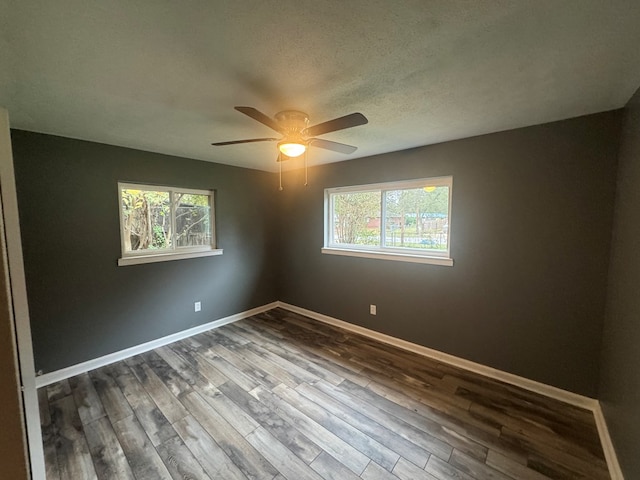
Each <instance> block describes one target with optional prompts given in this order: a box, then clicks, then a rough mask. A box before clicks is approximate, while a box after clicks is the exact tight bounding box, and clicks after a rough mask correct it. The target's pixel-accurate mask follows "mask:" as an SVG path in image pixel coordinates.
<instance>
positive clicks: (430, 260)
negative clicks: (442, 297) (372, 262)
mask: <svg viewBox="0 0 640 480" xmlns="http://www.w3.org/2000/svg"><path fill="white" fill-rule="evenodd" d="M322 253H326V254H329V255H345V256H348V257H361V258H374V259H377V260H394V261H396V262H412V263H427V264H431V265H443V266H446V267H452V266H453V258H448V257H428V256H424V255H411V254H407V253H391V252H372V251H364V250H351V249H348V248H335V247H324V248H323V249H322Z"/></svg>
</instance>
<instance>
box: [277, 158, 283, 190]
mask: <svg viewBox="0 0 640 480" xmlns="http://www.w3.org/2000/svg"><path fill="white" fill-rule="evenodd" d="M278 165H280V174H279V177H280V188H278V190H280V191H282V153H279V154H278Z"/></svg>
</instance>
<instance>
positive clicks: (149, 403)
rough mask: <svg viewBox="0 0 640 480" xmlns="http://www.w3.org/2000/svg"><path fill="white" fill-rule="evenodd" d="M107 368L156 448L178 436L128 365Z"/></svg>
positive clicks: (121, 364)
mask: <svg viewBox="0 0 640 480" xmlns="http://www.w3.org/2000/svg"><path fill="white" fill-rule="evenodd" d="M105 368H107V369H108V371H109V372H110V373H111V376H112V377H113V378H115V380H116V383H117V384H118V386H119V387H120V390H122V393H123V394H124V397H125V398H126V399H127V402H129V405H130V406H131V409H132V410H133V411H134V413H135V415H136V417H137V418H138V421H139V422H140V425H142V428H143V429H144V431H145V433H146V435H147V436H148V437H149V439H150V440H151V443H152V444H153V445H154V446H158V445H160V444H161V443H163V442H165V441H166V440H168V439H170V438H171V437H174V436H175V435H176V432H175V430H174V429H173V428H172V427H171V424H170V423H169V421H168V420H167V418H166V417H165V416H164V415H163V414H162V412H161V411H160V409H159V408H158V406H157V405H156V404H155V403H154V401H153V400H152V399H151V397H150V396H149V395H148V394H147V392H146V390H145V389H144V387H143V386H142V384H141V383H140V382H139V381H138V380H137V379H136V377H135V376H134V375H133V373H132V372H131V369H130V368H129V366H128V365H126V364H124V363H122V362H121V363H118V364H114V365H111V366H109V367H105Z"/></svg>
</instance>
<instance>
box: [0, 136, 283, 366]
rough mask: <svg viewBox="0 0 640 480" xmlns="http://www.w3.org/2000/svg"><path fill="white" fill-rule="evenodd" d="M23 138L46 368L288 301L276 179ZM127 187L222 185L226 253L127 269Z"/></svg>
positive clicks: (30, 250)
mask: <svg viewBox="0 0 640 480" xmlns="http://www.w3.org/2000/svg"><path fill="white" fill-rule="evenodd" d="M12 143H13V153H14V161H15V171H16V183H17V189H18V202H19V208H20V224H21V228H22V237H23V248H24V261H25V270H26V280H27V289H28V297H29V310H30V316H31V327H32V335H33V343H34V351H35V362H36V369H42V370H43V371H44V372H49V371H52V370H57V369H60V368H63V367H66V366H69V365H73V364H76V363H79V362H83V361H86V360H89V359H93V358H96V357H99V356H101V355H105V354H108V353H111V352H114V351H118V350H121V349H124V348H127V347H131V346H134V345H138V344H140V343H143V342H147V341H150V340H153V339H156V338H159V337H162V336H165V335H169V334H171V333H174V332H178V331H181V330H184V329H186V328H189V327H193V326H196V325H199V324H202V323H206V322H209V321H211V320H215V319H217V318H221V317H224V316H227V315H231V314H235V313H238V312H241V311H244V310H247V309H250V308H253V307H257V306H261V305H264V304H267V303H269V302H272V301H275V300H277V299H278V291H277V290H278V284H277V281H278V277H279V275H278V272H277V270H276V268H277V265H278V264H277V262H276V260H277V258H276V257H277V255H276V254H277V248H276V247H277V245H274V240H275V238H276V237H275V233H274V232H275V229H276V226H275V223H274V222H275V220H276V219H277V217H276V207H277V195H278V191H277V189H276V183H275V182H276V178H275V176H274V175H273V174H269V173H265V172H259V171H255V170H248V169H242V168H235V167H229V166H223V165H218V164H213V163H208V162H201V161H195V160H189V159H185V158H177V157H170V156H166V155H159V154H153V153H148V152H142V151H136V150H131V149H126V148H119V147H113V146H108V145H102V144H96V143H90V142H83V141H78V140H71V139H66V138H60V137H54V136H48V135H41V134H34V133H28V132H23V131H13V132H12ZM118 181H130V182H139V183H152V184H153V183H155V184H164V185H175V186H182V187H190V188H198V189H215V190H216V201H217V205H216V214H217V217H216V223H217V233H218V243H219V246H220V247H221V248H223V249H224V254H223V255H222V256H216V257H206V258H196V259H189V260H178V261H171V262H163V263H153V264H146V265H134V266H127V267H118V266H117V264H116V262H117V260H118V258H119V256H120V233H119V217H118V204H119V202H118V191H117V182H118ZM197 300H200V301H201V302H202V312H200V313H195V312H194V308H193V303H194V301H197Z"/></svg>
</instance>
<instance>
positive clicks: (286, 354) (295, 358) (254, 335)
mask: <svg viewBox="0 0 640 480" xmlns="http://www.w3.org/2000/svg"><path fill="white" fill-rule="evenodd" d="M228 327H229V329H231V330H232V331H233V332H234V333H237V334H238V335H242V336H243V337H245V338H246V340H247V342H249V341H250V342H251V343H253V344H255V345H259V346H260V347H262V348H263V349H264V350H267V351H269V352H271V353H273V354H275V355H277V356H278V357H279V358H282V359H284V360H286V361H287V362H289V364H293V365H297V366H299V367H300V368H302V369H304V370H305V371H307V372H309V373H310V374H312V375H315V376H316V377H318V378H321V379H323V380H325V381H327V382H329V383H332V384H334V385H338V384H339V383H340V382H342V380H344V378H343V377H341V376H339V375H336V374H335V373H333V372H332V371H330V370H327V369H326V368H323V367H321V366H319V365H318V364H317V363H314V362H311V361H309V360H308V359H306V358H304V357H303V355H302V354H301V353H302V352H300V351H299V350H296V349H295V348H291V346H287V345H286V344H285V345H280V344H278V343H273V341H272V340H266V339H265V338H264V337H265V333H259V332H255V331H253V332H252V331H251V330H250V329H248V328H246V327H241V326H239V325H237V322H236V323H235V324H230V325H229V326H228Z"/></svg>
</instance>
